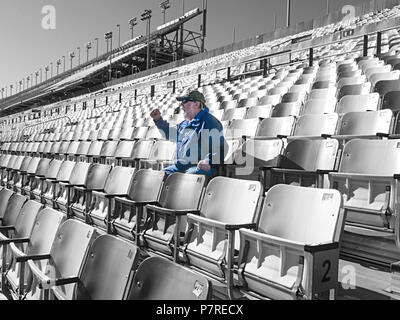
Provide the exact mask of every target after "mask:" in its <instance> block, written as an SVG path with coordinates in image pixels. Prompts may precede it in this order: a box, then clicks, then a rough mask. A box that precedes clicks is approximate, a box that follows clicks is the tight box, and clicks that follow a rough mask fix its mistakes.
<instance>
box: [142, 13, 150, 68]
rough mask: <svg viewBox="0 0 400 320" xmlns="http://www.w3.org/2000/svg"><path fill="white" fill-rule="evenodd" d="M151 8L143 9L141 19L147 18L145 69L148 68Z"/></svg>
mask: <svg viewBox="0 0 400 320" xmlns="http://www.w3.org/2000/svg"><path fill="white" fill-rule="evenodd" d="M151 13H152V11H151V10H148V9H146V10H144V12H143V13H142V18H141V20H142V21H145V20H147V65H146V70H148V69H149V68H150V20H151Z"/></svg>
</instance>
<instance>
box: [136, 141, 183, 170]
mask: <svg viewBox="0 0 400 320" xmlns="http://www.w3.org/2000/svg"><path fill="white" fill-rule="evenodd" d="M175 155H176V142H173V141H168V140H158V141H156V142H155V143H154V144H153V146H152V148H151V151H150V154H149V157H148V159H141V160H139V167H137V168H138V169H139V168H144V169H153V170H163V169H164V167H168V166H170V165H173V164H174V163H175V161H174V159H175Z"/></svg>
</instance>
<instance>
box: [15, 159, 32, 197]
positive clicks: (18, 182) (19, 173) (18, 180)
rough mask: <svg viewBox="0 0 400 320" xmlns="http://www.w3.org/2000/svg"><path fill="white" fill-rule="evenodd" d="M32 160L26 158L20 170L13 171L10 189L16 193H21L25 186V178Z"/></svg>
mask: <svg viewBox="0 0 400 320" xmlns="http://www.w3.org/2000/svg"><path fill="white" fill-rule="evenodd" d="M31 160H32V157H24V159H23V160H22V163H21V166H20V167H19V168H18V169H14V170H13V183H12V188H10V189H13V190H14V191H15V192H18V193H21V188H22V186H23V184H24V178H25V176H26V174H27V170H28V167H29V163H30V162H31Z"/></svg>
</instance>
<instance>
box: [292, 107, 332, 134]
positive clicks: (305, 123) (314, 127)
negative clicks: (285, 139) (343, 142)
mask: <svg viewBox="0 0 400 320" xmlns="http://www.w3.org/2000/svg"><path fill="white" fill-rule="evenodd" d="M338 119H339V116H338V114H337V113H333V114H321V115H318V114H317V115H305V116H302V117H300V118H299V119H298V120H297V123H296V127H295V130H294V133H293V135H294V136H321V135H323V134H326V135H334V134H335V132H336V126H337V122H338Z"/></svg>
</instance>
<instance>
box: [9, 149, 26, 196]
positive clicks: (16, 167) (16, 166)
mask: <svg viewBox="0 0 400 320" xmlns="http://www.w3.org/2000/svg"><path fill="white" fill-rule="evenodd" d="M24 158H25V157H24V156H17V157H16V158H15V161H14V163H13V164H12V165H11V167H10V168H7V169H6V172H7V182H6V184H5V187H6V188H8V189H11V190H12V189H13V187H14V178H15V172H16V171H17V170H19V169H20V168H21V165H22V162H23V161H24Z"/></svg>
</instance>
